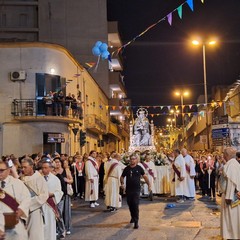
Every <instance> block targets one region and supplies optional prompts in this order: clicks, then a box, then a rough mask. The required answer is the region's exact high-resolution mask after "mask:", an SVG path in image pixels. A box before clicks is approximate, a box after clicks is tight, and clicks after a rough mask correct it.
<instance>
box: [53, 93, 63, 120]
mask: <svg viewBox="0 0 240 240" xmlns="http://www.w3.org/2000/svg"><path fill="white" fill-rule="evenodd" d="M53 99H54V109H55V114H56V116H63V109H64V105H65V97H64V94H63V91H62V90H60V91H58V92H57V93H55V94H54V96H53Z"/></svg>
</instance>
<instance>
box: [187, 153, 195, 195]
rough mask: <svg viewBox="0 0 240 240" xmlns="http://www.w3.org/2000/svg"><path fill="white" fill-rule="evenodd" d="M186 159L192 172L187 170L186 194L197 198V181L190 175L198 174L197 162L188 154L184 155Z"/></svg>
mask: <svg viewBox="0 0 240 240" xmlns="http://www.w3.org/2000/svg"><path fill="white" fill-rule="evenodd" d="M184 160H185V164H186V166H187V167H188V168H189V169H190V172H188V171H186V187H185V192H184V196H186V197H191V198H195V194H196V192H195V182H194V178H190V176H196V171H195V163H194V160H193V158H192V157H191V156H190V155H188V154H187V155H186V156H185V157H184Z"/></svg>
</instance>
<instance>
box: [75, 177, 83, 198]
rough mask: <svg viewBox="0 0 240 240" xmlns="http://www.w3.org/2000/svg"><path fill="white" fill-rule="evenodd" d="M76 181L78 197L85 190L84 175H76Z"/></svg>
mask: <svg viewBox="0 0 240 240" xmlns="http://www.w3.org/2000/svg"><path fill="white" fill-rule="evenodd" d="M77 181H78V193H79V194H80V197H81V196H83V194H84V192H85V178H84V176H78V177H77Z"/></svg>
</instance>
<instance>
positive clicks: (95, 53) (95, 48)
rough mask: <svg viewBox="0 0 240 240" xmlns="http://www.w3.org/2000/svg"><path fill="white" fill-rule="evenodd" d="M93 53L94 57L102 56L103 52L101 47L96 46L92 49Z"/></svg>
mask: <svg viewBox="0 0 240 240" xmlns="http://www.w3.org/2000/svg"><path fill="white" fill-rule="evenodd" d="M92 53H93V55H94V56H100V55H101V51H100V49H99V47H96V46H94V47H93V48H92Z"/></svg>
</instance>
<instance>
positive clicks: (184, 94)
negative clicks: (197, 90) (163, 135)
mask: <svg viewBox="0 0 240 240" xmlns="http://www.w3.org/2000/svg"><path fill="white" fill-rule="evenodd" d="M175 95H176V96H180V101H181V109H182V126H183V127H184V116H183V97H187V96H188V95H189V92H188V91H176V92H175Z"/></svg>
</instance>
